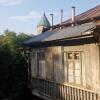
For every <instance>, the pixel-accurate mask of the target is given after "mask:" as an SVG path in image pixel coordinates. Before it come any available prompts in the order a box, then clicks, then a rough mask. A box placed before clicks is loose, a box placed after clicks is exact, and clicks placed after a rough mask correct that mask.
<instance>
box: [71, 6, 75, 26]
mask: <svg viewBox="0 0 100 100" xmlns="http://www.w3.org/2000/svg"><path fill="white" fill-rule="evenodd" d="M74 25H75V6H73V7H72V26H74Z"/></svg>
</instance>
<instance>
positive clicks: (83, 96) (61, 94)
mask: <svg viewBox="0 0 100 100" xmlns="http://www.w3.org/2000/svg"><path fill="white" fill-rule="evenodd" d="M32 89H33V90H36V91H37V92H38V93H40V94H44V95H45V96H49V97H51V98H53V99H55V100H98V94H97V93H95V92H93V91H91V90H87V89H81V88H78V87H73V86H69V85H63V84H59V83H55V82H51V81H48V80H44V79H40V78H32Z"/></svg>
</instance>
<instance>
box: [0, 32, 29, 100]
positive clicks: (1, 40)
mask: <svg viewBox="0 0 100 100" xmlns="http://www.w3.org/2000/svg"><path fill="white" fill-rule="evenodd" d="M28 38H30V36H28V35H26V34H25V33H20V34H18V35H17V34H16V33H15V32H12V31H9V30H5V32H4V34H3V35H1V36H0V99H2V98H4V97H5V98H11V99H12V100H14V98H16V99H15V100H22V97H21V96H22V95H23V93H24V91H23V90H24V89H25V88H26V87H27V66H26V62H25V59H24V58H23V57H22V55H21V52H20V51H19V49H18V48H20V47H21V44H22V43H23V41H25V40H26V39H28Z"/></svg>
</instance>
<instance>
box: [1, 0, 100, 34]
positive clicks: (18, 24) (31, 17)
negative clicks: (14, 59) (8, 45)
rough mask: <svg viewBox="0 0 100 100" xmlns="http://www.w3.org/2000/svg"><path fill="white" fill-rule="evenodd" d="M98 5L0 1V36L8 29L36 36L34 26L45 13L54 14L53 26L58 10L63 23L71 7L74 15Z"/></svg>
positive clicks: (82, 0)
mask: <svg viewBox="0 0 100 100" xmlns="http://www.w3.org/2000/svg"><path fill="white" fill-rule="evenodd" d="M97 5H100V0H0V34H3V32H4V30H6V29H8V30H10V31H14V32H16V33H20V32H24V33H27V34H36V26H37V24H38V22H39V20H40V19H41V17H42V16H43V13H44V12H45V13H46V16H47V17H48V19H49V20H50V14H51V13H53V14H54V24H57V23H59V22H60V9H63V12H64V17H63V21H65V20H67V19H69V18H70V17H71V10H72V9H71V7H72V6H76V15H77V14H80V13H82V12H84V11H86V10H88V9H90V8H93V7H95V6H97Z"/></svg>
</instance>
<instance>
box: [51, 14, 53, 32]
mask: <svg viewBox="0 0 100 100" xmlns="http://www.w3.org/2000/svg"><path fill="white" fill-rule="evenodd" d="M50 22H51V28H50V30H51V31H52V30H53V14H50Z"/></svg>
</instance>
